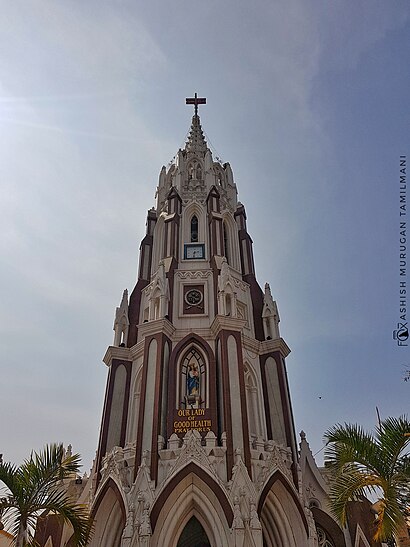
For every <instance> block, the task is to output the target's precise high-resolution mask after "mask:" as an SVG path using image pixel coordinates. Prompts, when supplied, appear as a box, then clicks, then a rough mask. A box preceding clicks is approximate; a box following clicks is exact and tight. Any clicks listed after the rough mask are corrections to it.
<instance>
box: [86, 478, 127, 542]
mask: <svg viewBox="0 0 410 547" xmlns="http://www.w3.org/2000/svg"><path fill="white" fill-rule="evenodd" d="M91 516H92V519H93V523H94V533H93V536H92V540H91V542H90V547H120V545H121V535H122V532H123V530H124V526H125V507H124V502H123V499H122V496H121V494H120V491H119V490H118V487H117V485H116V484H115V482H114V481H113V480H112V479H111V478H110V479H108V481H107V482H106V483H105V485H104V486H103V488H102V490H101V492H100V494H99V495H98V497H97V500H96V502H95V504H94V507H93V510H92V513H91Z"/></svg>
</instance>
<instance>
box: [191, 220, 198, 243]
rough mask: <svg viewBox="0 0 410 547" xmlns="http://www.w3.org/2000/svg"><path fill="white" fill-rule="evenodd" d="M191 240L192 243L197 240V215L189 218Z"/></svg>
mask: <svg viewBox="0 0 410 547" xmlns="http://www.w3.org/2000/svg"><path fill="white" fill-rule="evenodd" d="M191 241H192V242H193V243H196V242H197V241H198V217H197V216H196V215H194V216H193V217H192V218H191Z"/></svg>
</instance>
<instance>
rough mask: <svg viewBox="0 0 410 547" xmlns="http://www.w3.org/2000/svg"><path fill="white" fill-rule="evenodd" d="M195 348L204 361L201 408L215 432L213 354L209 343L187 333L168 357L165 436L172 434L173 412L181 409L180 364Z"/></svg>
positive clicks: (214, 372)
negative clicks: (166, 424) (205, 412)
mask: <svg viewBox="0 0 410 547" xmlns="http://www.w3.org/2000/svg"><path fill="white" fill-rule="evenodd" d="M191 349H195V350H196V351H197V352H198V354H199V355H200V356H201V357H202V358H203V363H204V370H205V376H204V382H205V385H204V386H203V387H202V392H201V393H203V395H201V397H202V398H203V404H202V406H201V408H204V409H205V410H206V411H207V412H209V418H207V419H211V423H212V426H211V430H212V431H213V432H214V433H215V434H216V432H217V423H216V367H215V355H214V352H213V351H212V349H211V347H210V345H209V344H208V342H207V341H206V340H204V339H203V338H202V337H201V336H198V335H197V334H194V333H192V334H189V335H187V336H186V337H185V338H183V339H182V340H181V341H180V342H179V343H178V344H177V345H176V346H175V348H174V349H173V351H172V353H171V356H170V358H169V373H168V394H169V397H168V426H167V438H168V439H169V437H170V436H171V435H172V433H173V432H174V430H173V420H174V416H175V413H176V411H177V410H178V409H183V408H184V407H183V406H181V403H182V401H183V397H184V393H185V392H184V390H185V387H184V386H183V385H182V382H183V375H182V365H183V359H184V357H185V356H186V355H187V353H188V352H189V351H190V350H191Z"/></svg>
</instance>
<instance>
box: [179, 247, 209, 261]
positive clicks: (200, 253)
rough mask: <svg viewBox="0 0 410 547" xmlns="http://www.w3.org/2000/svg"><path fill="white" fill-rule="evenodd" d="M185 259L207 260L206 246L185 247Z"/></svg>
mask: <svg viewBox="0 0 410 547" xmlns="http://www.w3.org/2000/svg"><path fill="white" fill-rule="evenodd" d="M184 250H185V253H184V254H185V256H184V258H186V259H189V260H194V259H202V258H205V245H204V244H203V243H200V244H198V245H189V244H186V245H185V249H184Z"/></svg>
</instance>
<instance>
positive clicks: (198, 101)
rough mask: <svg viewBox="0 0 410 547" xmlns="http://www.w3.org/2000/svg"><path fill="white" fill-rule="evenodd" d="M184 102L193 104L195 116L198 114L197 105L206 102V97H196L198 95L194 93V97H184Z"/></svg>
mask: <svg viewBox="0 0 410 547" xmlns="http://www.w3.org/2000/svg"><path fill="white" fill-rule="evenodd" d="M185 104H193V105H195V116H198V105H199V104H206V99H205V98H204V97H198V95H197V94H196V93H195V97H191V98H188V97H187V98H186V99H185Z"/></svg>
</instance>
